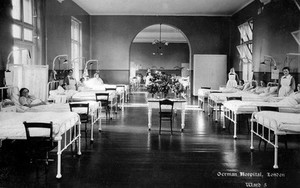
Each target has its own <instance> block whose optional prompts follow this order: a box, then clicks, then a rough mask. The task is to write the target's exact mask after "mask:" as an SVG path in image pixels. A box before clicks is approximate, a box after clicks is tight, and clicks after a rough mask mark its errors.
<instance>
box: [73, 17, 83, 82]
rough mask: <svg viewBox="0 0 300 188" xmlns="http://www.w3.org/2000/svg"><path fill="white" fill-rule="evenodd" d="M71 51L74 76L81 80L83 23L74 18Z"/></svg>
mask: <svg viewBox="0 0 300 188" xmlns="http://www.w3.org/2000/svg"><path fill="white" fill-rule="evenodd" d="M71 50H72V54H71V58H72V60H73V61H72V63H73V65H72V66H73V67H72V68H73V69H74V71H73V74H74V77H75V78H76V79H77V80H79V76H80V74H79V71H80V70H82V59H79V58H80V57H81V56H82V37H81V22H80V21H78V20H77V19H76V18H74V17H72V19H71ZM76 58H77V59H76Z"/></svg>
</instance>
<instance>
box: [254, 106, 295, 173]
mask: <svg viewBox="0 0 300 188" xmlns="http://www.w3.org/2000/svg"><path fill="white" fill-rule="evenodd" d="M256 113H257V112H254V113H252V116H251V146H250V149H251V151H253V150H254V146H253V135H254V134H255V135H257V136H258V137H259V138H261V139H262V140H264V141H266V142H267V143H269V144H271V145H272V146H273V147H274V165H273V168H274V169H277V168H278V136H280V135H287V134H299V133H296V132H291V131H279V130H275V129H273V128H272V127H271V126H269V125H262V124H260V123H257V121H256V119H255V114H256ZM269 121H271V122H273V123H275V124H276V127H277V126H278V123H277V121H276V120H273V119H271V120H270V119H269ZM264 122H265V121H264ZM271 122H269V124H270V123H271ZM299 126H300V124H299ZM271 135H274V137H275V139H274V140H272V138H273V137H271Z"/></svg>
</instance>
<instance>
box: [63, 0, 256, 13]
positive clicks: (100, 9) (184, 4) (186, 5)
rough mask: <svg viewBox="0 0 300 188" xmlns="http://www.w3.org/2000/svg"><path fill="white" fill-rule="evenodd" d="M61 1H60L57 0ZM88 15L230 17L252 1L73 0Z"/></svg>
mask: <svg viewBox="0 0 300 188" xmlns="http://www.w3.org/2000/svg"><path fill="white" fill-rule="evenodd" d="M59 1H62V0H59ZM73 1H74V2H75V3H76V4H78V5H79V6H80V7H81V8H83V9H84V10H85V11H86V12H88V13H89V14H90V15H176V16H181V15H182V16H183V15H184V16H199V15H206V16H209V15H210V16H215V15H218V16H231V15H232V14H234V13H235V12H237V11H239V10H240V9H242V8H243V7H245V6H247V5H248V4H249V3H251V2H252V1H254V0H73Z"/></svg>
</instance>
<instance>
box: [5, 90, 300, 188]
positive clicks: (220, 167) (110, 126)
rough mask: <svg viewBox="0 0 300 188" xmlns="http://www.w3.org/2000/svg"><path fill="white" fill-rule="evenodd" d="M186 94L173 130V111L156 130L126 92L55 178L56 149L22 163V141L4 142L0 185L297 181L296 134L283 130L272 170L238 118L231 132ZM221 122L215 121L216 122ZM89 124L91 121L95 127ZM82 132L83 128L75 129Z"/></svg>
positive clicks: (137, 97)
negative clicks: (121, 107)
mask: <svg viewBox="0 0 300 188" xmlns="http://www.w3.org/2000/svg"><path fill="white" fill-rule="evenodd" d="M196 105H197V102H196V100H195V99H190V100H189V108H188V110H187V111H186V127H185V130H184V132H183V133H182V132H180V115H177V116H176V118H175V125H174V130H175V131H174V134H173V135H170V130H169V124H168V123H164V124H163V132H162V134H161V135H159V134H158V123H159V121H158V118H157V113H158V112H157V111H153V116H154V117H155V118H154V119H153V121H152V123H153V126H152V130H151V132H148V128H147V107H146V103H145V98H144V95H143V94H134V95H131V96H130V102H129V103H127V104H126V107H125V111H124V112H123V113H118V115H117V118H115V119H113V120H111V121H106V120H103V121H102V123H103V125H102V129H103V131H102V132H101V133H98V132H96V133H95V135H94V137H95V141H94V143H93V144H90V142H89V139H87V141H86V138H82V141H83V143H82V155H81V156H80V157H78V156H77V155H76V153H75V152H71V151H67V152H64V153H63V156H62V175H63V177H62V179H60V180H57V179H56V178H55V175H56V153H55V152H52V153H51V157H52V158H54V159H55V162H50V164H49V166H48V168H47V169H45V168H44V165H43V163H40V164H38V165H32V164H30V163H28V159H27V158H26V156H25V154H24V153H25V152H24V149H23V147H22V146H23V143H22V142H14V143H10V142H9V143H8V142H4V143H3V147H2V151H1V159H0V160H1V161H0V162H1V163H0V164H1V166H0V187H214V188H216V187H220V188H225V187H271V188H274V187H284V188H288V187H298V186H299V185H300V148H299V140H300V139H299V138H298V137H297V136H292V137H289V138H288V149H287V150H285V149H284V144H281V145H280V150H279V169H277V170H274V169H273V168H272V166H273V148H272V147H271V146H268V147H267V150H266V151H263V149H262V150H261V151H259V150H258V149H257V145H258V139H257V138H255V146H256V150H255V151H254V152H250V149H249V147H250V134H248V130H247V127H246V126H245V125H244V124H243V125H242V126H241V129H240V131H239V132H238V137H239V138H238V139H237V140H234V139H233V136H232V130H231V132H229V131H228V130H227V129H226V130H223V129H222V127H221V125H220V122H217V123H216V122H214V121H212V120H211V118H210V117H208V116H207V113H203V112H202V111H200V110H199V109H198V108H195V106H196ZM221 123H222V122H221ZM95 130H96V128H95ZM83 136H84V133H83Z"/></svg>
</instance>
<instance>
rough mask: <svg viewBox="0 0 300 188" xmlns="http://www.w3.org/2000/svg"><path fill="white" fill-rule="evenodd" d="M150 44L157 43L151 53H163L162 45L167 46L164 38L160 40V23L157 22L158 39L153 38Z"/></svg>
mask: <svg viewBox="0 0 300 188" xmlns="http://www.w3.org/2000/svg"><path fill="white" fill-rule="evenodd" d="M152 44H153V45H157V48H156V51H155V52H153V53H152V54H153V55H164V54H163V52H162V47H163V46H168V44H169V43H168V42H167V41H166V40H161V24H159V40H158V39H155V40H154V41H153V42H152Z"/></svg>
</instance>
